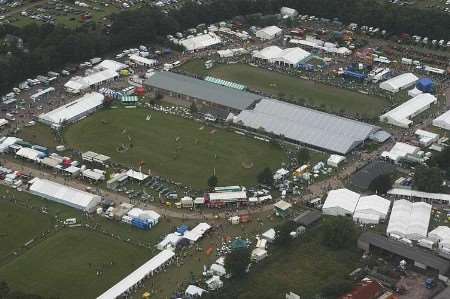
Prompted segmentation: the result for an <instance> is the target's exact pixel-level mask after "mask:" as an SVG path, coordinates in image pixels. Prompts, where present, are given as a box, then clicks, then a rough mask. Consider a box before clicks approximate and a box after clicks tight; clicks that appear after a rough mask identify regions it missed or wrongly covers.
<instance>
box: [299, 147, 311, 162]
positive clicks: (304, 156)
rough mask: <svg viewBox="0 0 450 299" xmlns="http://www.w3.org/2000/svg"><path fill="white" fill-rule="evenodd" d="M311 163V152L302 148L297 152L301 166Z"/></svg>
mask: <svg viewBox="0 0 450 299" xmlns="http://www.w3.org/2000/svg"><path fill="white" fill-rule="evenodd" d="M308 161H309V151H308V150H307V149H306V148H301V149H299V150H298V152H297V162H298V164H299V165H303V164H306V163H308Z"/></svg>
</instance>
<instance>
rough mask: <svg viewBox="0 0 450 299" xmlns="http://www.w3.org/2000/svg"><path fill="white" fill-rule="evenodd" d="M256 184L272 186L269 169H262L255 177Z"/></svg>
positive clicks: (271, 176)
mask: <svg viewBox="0 0 450 299" xmlns="http://www.w3.org/2000/svg"><path fill="white" fill-rule="evenodd" d="M257 180H258V183H260V184H264V185H267V186H272V185H273V174H272V170H271V169H270V168H269V167H266V168H264V169H263V170H262V171H261V172H260V173H259V174H258V176H257Z"/></svg>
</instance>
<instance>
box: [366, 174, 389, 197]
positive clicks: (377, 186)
mask: <svg viewBox="0 0 450 299" xmlns="http://www.w3.org/2000/svg"><path fill="white" fill-rule="evenodd" d="M391 188H392V177H391V176H390V175H389V174H383V175H380V176H378V177H376V178H375V179H374V180H373V181H372V182H371V183H370V185H369V190H370V191H372V192H374V193H376V194H386V192H387V191H388V190H390V189H391Z"/></svg>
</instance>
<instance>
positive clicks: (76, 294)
mask: <svg viewBox="0 0 450 299" xmlns="http://www.w3.org/2000/svg"><path fill="white" fill-rule="evenodd" d="M150 257H151V254H149V252H148V250H147V249H145V248H141V247H136V246H133V245H130V244H127V243H125V242H122V241H118V240H115V239H112V238H110V237H109V236H105V235H101V234H98V233H95V232H89V231H85V230H82V229H67V230H63V231H61V232H58V233H56V234H55V235H53V236H51V237H50V238H48V239H47V240H45V241H44V242H42V243H40V244H38V245H37V246H35V247H34V248H33V249H32V250H30V251H28V252H26V253H24V254H23V255H21V256H19V257H17V258H16V259H15V260H14V261H12V262H11V263H8V264H7V265H5V266H3V267H1V268H0V277H1V279H3V280H5V281H7V282H8V284H9V285H10V286H11V287H12V288H13V289H17V290H21V291H24V292H29V293H35V294H40V295H42V296H47V297H49V296H57V297H59V298H95V296H97V295H99V294H101V293H102V292H103V291H104V290H106V289H108V288H109V287H111V285H113V284H114V283H115V282H117V281H118V280H120V279H121V278H122V277H123V276H125V275H127V274H128V273H129V272H131V271H133V270H135V269H136V268H137V267H138V266H140V265H141V264H143V263H144V262H145V261H146V260H148V259H149V258H150ZM97 271H103V274H101V275H100V276H97Z"/></svg>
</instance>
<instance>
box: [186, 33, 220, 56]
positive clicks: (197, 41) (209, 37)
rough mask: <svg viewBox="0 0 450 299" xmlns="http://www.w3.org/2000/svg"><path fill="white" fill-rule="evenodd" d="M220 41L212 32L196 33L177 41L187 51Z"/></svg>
mask: <svg viewBox="0 0 450 299" xmlns="http://www.w3.org/2000/svg"><path fill="white" fill-rule="evenodd" d="M221 42H222V39H221V38H220V37H219V36H218V35H217V34H215V33H213V32H210V33H207V34H201V35H197V36H194V37H190V38H186V39H182V40H180V41H178V43H179V44H181V45H183V46H184V47H185V48H186V50H188V51H194V50H198V49H204V48H207V47H210V46H213V45H217V44H220V43H221Z"/></svg>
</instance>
